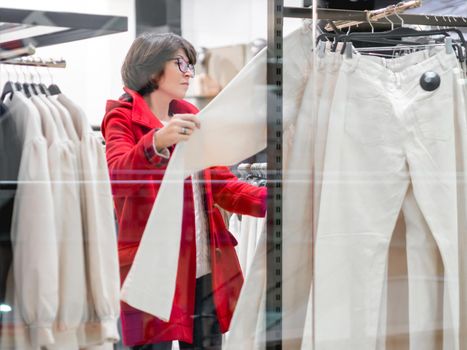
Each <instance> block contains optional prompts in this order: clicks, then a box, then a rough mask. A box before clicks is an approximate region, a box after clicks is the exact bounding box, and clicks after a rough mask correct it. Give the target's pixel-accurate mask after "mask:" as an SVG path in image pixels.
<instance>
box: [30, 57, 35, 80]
mask: <svg viewBox="0 0 467 350" xmlns="http://www.w3.org/2000/svg"><path fill="white" fill-rule="evenodd" d="M28 61H29V63H30V64H31V66H29V68H28V70H29V79H30V80H31V83H33V84H34V83H35V82H34V60H33V59H32V57H30V58H29V59H28Z"/></svg>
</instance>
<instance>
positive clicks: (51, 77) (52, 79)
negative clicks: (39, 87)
mask: <svg viewBox="0 0 467 350" xmlns="http://www.w3.org/2000/svg"><path fill="white" fill-rule="evenodd" d="M51 60H52V59H51ZM52 62H53V61H52ZM44 63H45V62H44ZM46 67H47V72H48V73H49V76H50V84H51V85H53V83H54V77H53V75H52V72H51V71H50V67H49V66H48V65H46Z"/></svg>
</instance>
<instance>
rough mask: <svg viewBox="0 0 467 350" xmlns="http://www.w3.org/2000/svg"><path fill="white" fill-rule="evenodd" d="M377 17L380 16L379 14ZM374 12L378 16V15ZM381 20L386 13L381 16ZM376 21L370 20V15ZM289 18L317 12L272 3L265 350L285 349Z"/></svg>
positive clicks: (402, 19) (341, 14)
mask: <svg viewBox="0 0 467 350" xmlns="http://www.w3.org/2000/svg"><path fill="white" fill-rule="evenodd" d="M376 12H377V11H376ZM376 12H375V13H376ZM368 13H369V12H368V11H352V10H335V9H316V14H317V18H318V19H321V20H327V21H351V22H361V23H365V22H368V18H369V15H368ZM380 15H381V13H380ZM380 15H378V16H376V17H372V20H375V19H376V20H377V21H381V22H382V23H384V24H391V25H392V24H396V25H401V24H409V25H427V26H434V27H467V18H465V17H456V16H436V15H415V14H397V15H395V14H393V15H387V14H386V13H384V14H383V15H382V18H381V17H380ZM370 17H371V16H370ZM284 18H313V10H312V9H310V8H304V7H284V1H283V0H269V1H268V21H267V23H268V35H267V39H268V45H267V84H268V92H269V93H268V94H267V187H268V207H267V277H266V279H267V282H266V286H267V293H266V349H267V350H280V349H282V133H283V127H282V104H283V102H282V93H283V86H282V78H283V76H282V72H283V69H282V59H283V51H282V47H283V46H282V42H283V19H284Z"/></svg>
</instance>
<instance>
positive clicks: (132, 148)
mask: <svg viewBox="0 0 467 350" xmlns="http://www.w3.org/2000/svg"><path fill="white" fill-rule="evenodd" d="M195 63H196V52H195V50H194V48H193V46H192V45H191V44H190V43H189V42H187V41H186V40H185V39H183V38H181V37H179V36H177V35H175V34H154V33H147V34H144V35H142V36H140V37H139V38H137V39H136V40H135V41H134V43H133V44H132V46H131V47H130V49H129V51H128V54H127V56H126V58H125V62H124V63H123V66H122V78H123V83H124V85H125V87H124V90H125V94H124V95H123V96H122V97H121V98H120V99H119V100H117V101H114V100H110V101H108V102H107V111H106V115H105V118H104V120H103V123H102V132H103V134H104V137H105V141H106V154H107V162H108V165H109V171H110V175H111V178H112V188H113V195H114V201H115V208H116V213H117V219H118V224H119V236H118V241H119V261H120V273H121V281H122V282H123V281H124V279H125V277H126V275H127V273H128V271H129V269H130V267H131V264H132V261H133V259H134V256H135V254H136V251H137V249H138V245H139V242H140V240H141V236H142V234H143V231H144V228H145V226H146V222H147V220H148V217H149V214H150V211H151V209H152V206H153V204H154V200H155V198H156V196H157V192H158V190H159V186H160V184H161V181H162V178H163V175H164V171H165V169H166V166H167V163H168V160H169V159H170V155H171V154H172V152H173V150H174V147H176V144H177V143H179V142H181V141H185V140H188V139H189V138H190V136H191V135H192V134H193V133H194V132H196V129H197V128H200V127H201V126H202V122H201V121H200V120H199V119H198V118H197V117H196V115H195V114H196V113H197V112H198V110H197V109H196V107H195V106H193V105H192V104H190V103H188V102H186V101H184V100H183V97H184V96H185V93H186V91H187V89H188V86H189V80H190V78H193V76H194V74H195V72H194V64H195ZM215 204H217V205H219V206H221V207H223V208H224V209H226V210H228V211H231V212H234V213H239V214H248V215H253V216H257V217H260V216H264V214H265V211H266V189H265V188H259V187H254V186H251V185H249V184H245V183H241V182H240V181H238V180H237V178H236V177H235V176H234V175H233V174H232V173H231V172H230V171H229V170H228V169H227V168H225V167H216V168H211V169H207V170H204V171H202V172H200V173H198V174H193V176H191V177H190V178H189V179H187V180H186V181H185V184H184V208H183V223H182V241H181V244H180V255H179V256H180V258H179V263H178V272H177V277H176V290H175V297H174V302H173V305H172V312H171V317H170V319H169V321H168V322H164V321H162V320H160V319H158V318H156V317H153V316H151V315H149V314H146V313H144V312H142V311H139V310H136V309H134V308H132V307H131V306H129V305H128V304H126V303H123V302H122V314H121V317H122V326H123V341H124V343H125V344H126V345H128V346H133V349H170V348H171V343H172V341H173V340H178V341H179V343H180V347H181V348H182V349H220V348H221V334H222V333H223V332H225V331H227V330H228V327H229V324H230V320H231V318H232V313H233V311H234V308H235V304H236V302H237V298H238V295H239V292H240V288H241V285H242V283H243V277H242V273H241V270H240V266H239V263H238V259H237V256H236V253H235V249H234V246H235V245H236V241H235V238H234V237H233V236H232V235H231V234H230V233H229V232H228V231H227V229H226V227H225V224H224V222H223V219H222V216H221V214H220V212H219V210H218V208H216V207H215ZM156 234H164V232H157V233H156ZM148 278H150V277H149V276H148ZM154 298H157V295H154Z"/></svg>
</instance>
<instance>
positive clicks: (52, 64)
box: [0, 57, 66, 68]
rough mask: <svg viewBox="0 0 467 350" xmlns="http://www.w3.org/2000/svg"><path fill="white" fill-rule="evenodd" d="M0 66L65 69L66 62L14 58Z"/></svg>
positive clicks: (61, 60) (2, 62) (0, 62)
mask: <svg viewBox="0 0 467 350" xmlns="http://www.w3.org/2000/svg"><path fill="white" fill-rule="evenodd" d="M0 64H12V65H15V66H30V67H47V68H66V61H65V60H63V59H60V60H53V59H49V60H43V59H42V58H34V57H28V58H15V59H11V60H4V61H0Z"/></svg>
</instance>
